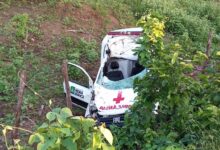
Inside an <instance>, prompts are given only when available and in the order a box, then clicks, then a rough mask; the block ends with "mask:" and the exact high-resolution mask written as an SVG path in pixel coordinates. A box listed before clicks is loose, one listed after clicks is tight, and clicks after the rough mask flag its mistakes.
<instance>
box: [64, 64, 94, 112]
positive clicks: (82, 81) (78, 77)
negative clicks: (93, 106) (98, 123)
mask: <svg viewBox="0 0 220 150" xmlns="http://www.w3.org/2000/svg"><path fill="white" fill-rule="evenodd" d="M68 76H69V85H70V92H71V99H72V103H73V105H76V106H78V107H80V108H83V109H86V108H87V105H88V104H89V102H90V101H91V99H92V95H93V81H92V79H91V77H90V76H89V74H88V73H87V72H86V71H85V70H84V69H83V68H82V67H80V66H79V65H76V64H73V63H70V62H69V63H68ZM63 85H64V92H65V93H66V89H65V83H63Z"/></svg>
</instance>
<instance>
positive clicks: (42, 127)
mask: <svg viewBox="0 0 220 150" xmlns="http://www.w3.org/2000/svg"><path fill="white" fill-rule="evenodd" d="M47 127H48V124H47V123H43V124H42V125H41V126H40V127H39V128H38V129H45V128H47Z"/></svg>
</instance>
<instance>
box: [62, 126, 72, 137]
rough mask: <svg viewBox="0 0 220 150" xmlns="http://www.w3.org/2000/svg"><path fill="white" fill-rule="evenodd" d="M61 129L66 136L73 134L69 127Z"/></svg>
mask: <svg viewBox="0 0 220 150" xmlns="http://www.w3.org/2000/svg"><path fill="white" fill-rule="evenodd" d="M60 131H61V132H62V133H63V134H65V135H66V136H71V135H72V132H71V131H70V129H69V128H61V129H60Z"/></svg>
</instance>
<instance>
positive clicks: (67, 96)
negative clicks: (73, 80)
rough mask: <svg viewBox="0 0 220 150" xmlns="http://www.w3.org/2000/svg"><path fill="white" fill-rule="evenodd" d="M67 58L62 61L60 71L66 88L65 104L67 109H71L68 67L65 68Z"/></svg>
mask: <svg viewBox="0 0 220 150" xmlns="http://www.w3.org/2000/svg"><path fill="white" fill-rule="evenodd" d="M67 64H68V62H67V60H64V61H63V66H62V72H63V78H64V83H65V89H66V105H67V107H68V108H69V109H71V110H72V101H71V95H70V86H69V76H68V68H67Z"/></svg>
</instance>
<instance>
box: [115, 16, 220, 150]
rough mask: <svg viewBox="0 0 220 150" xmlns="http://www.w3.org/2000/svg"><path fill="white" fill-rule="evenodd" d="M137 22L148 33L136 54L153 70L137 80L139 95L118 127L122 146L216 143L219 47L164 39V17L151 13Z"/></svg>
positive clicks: (214, 145) (208, 145) (194, 146)
mask: <svg viewBox="0 0 220 150" xmlns="http://www.w3.org/2000/svg"><path fill="white" fill-rule="evenodd" d="M138 25H139V26H141V27H143V28H144V33H143V38H142V39H141V40H140V44H141V45H142V46H141V48H140V49H138V50H137V54H138V56H139V59H140V63H141V64H142V65H143V66H145V67H146V68H148V69H149V72H148V73H147V74H146V76H145V77H144V78H143V79H139V80H136V82H135V90H136V91H137V92H138V101H137V102H136V103H135V105H134V106H133V107H132V109H131V112H130V113H128V114H127V116H126V119H125V126H124V127H122V128H121V129H116V131H115V137H116V142H115V143H116V145H117V146H118V149H123V148H125V149H167V148H179V149H182V148H188V149H197V148H199V149H210V148H211V149H218V148H219V143H220V136H219V134H218V129H219V127H220V124H219V123H220V108H219V106H220V91H219V89H220V88H219V86H220V82H219V79H220V78H219V77H220V76H219V69H220V68H219V57H220V56H219V51H214V50H211V49H209V48H207V51H206V53H205V52H202V51H201V50H199V49H198V50H197V51H187V50H185V49H183V47H182V46H181V45H180V44H178V42H177V41H172V42H169V43H164V28H165V26H164V22H163V21H161V20H159V19H158V18H153V17H151V15H147V16H144V17H142V18H141V19H140V20H139V21H138ZM185 44H187V42H186V43H185ZM157 102H159V104H160V108H159V110H158V111H157V112H155V111H154V107H155V103H157Z"/></svg>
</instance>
